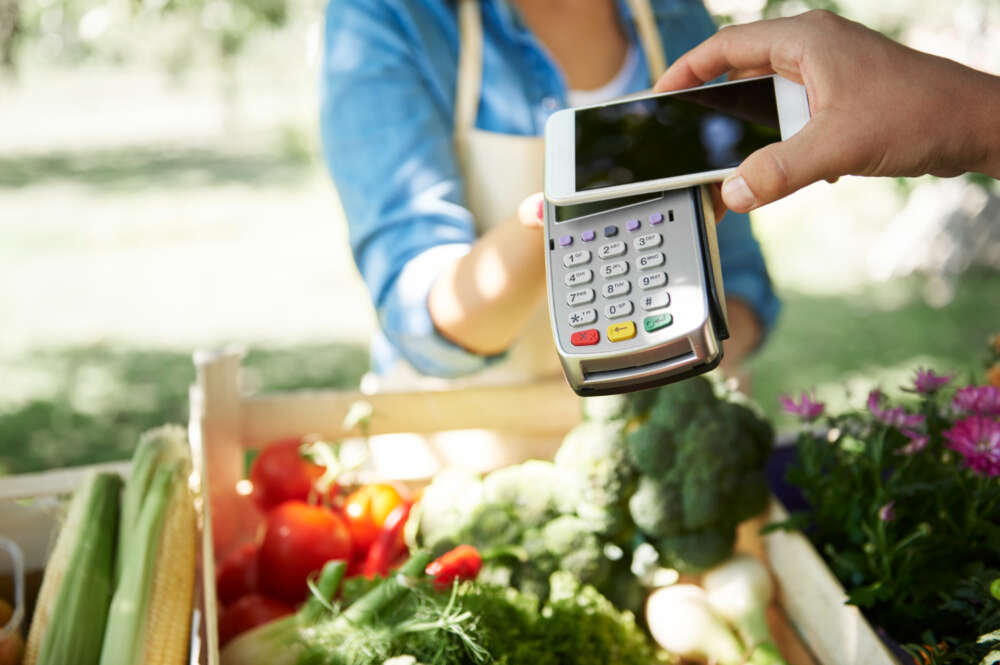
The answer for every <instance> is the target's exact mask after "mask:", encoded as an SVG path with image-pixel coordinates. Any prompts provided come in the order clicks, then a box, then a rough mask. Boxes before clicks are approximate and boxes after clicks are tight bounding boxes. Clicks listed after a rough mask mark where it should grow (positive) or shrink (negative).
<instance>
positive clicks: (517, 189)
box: [362, 0, 665, 479]
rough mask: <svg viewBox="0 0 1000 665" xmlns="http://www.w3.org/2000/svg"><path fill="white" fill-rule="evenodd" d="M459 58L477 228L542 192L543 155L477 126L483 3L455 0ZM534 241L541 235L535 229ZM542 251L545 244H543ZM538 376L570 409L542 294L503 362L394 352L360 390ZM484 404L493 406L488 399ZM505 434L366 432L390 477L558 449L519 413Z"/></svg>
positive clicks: (463, 139)
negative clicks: (415, 358) (433, 373)
mask: <svg viewBox="0 0 1000 665" xmlns="http://www.w3.org/2000/svg"><path fill="white" fill-rule="evenodd" d="M627 2H628V5H629V7H630V9H631V10H632V15H633V17H634V19H635V22H636V28H637V32H638V35H639V41H640V42H641V45H642V48H643V50H644V52H645V55H646V63H647V65H648V67H649V72H650V77H651V79H652V81H653V82H655V80H656V78H657V76H658V75H659V74H660V73H661V72H662V71H663V70H664V69H665V59H664V55H663V48H662V45H661V43H660V35H659V31H658V30H657V27H656V22H655V20H654V17H653V11H652V8H651V7H650V4H649V0H627ZM458 23H459V34H460V42H459V63H458V80H457V89H456V94H455V127H454V140H455V150H456V152H457V154H458V159H459V163H460V166H461V170H462V175H463V177H464V180H465V192H466V201H467V203H468V206H469V209H470V211H471V212H472V216H473V218H474V219H475V223H476V231H477V233H478V234H479V235H482V234H483V233H485V232H486V231H488V230H489V229H491V228H493V227H495V226H497V225H499V224H503V223H505V222H506V221H507V220H508V219H510V217H511V216H512V215H514V214H515V212H516V211H517V209H518V206H519V205H520V203H521V201H523V200H524V198H525V197H527V196H529V195H531V194H533V193H535V192H538V191H541V189H542V180H543V175H542V174H543V169H544V160H545V148H544V139H543V138H542V137H535V136H517V135H511V134H501V133H499V132H488V131H483V130H481V129H477V128H476V115H477V112H478V110H479V99H480V87H481V83H482V54H483V29H482V18H481V13H480V0H460V2H459V7H458ZM539 242H543V240H542V238H541V234H539ZM539 251H544V248H543V247H539ZM527 383H544V384H546V385H548V386H550V387H551V388H552V390H551V392H548V393H546V394H547V395H548V397H547V400H548V403H549V404H552V403H553V401H555V400H560V401H561V400H566V404H565V405H566V407H567V408H568V409H572V410H576V409H577V408H578V407H577V404H578V403H579V398H578V397H577V396H576V395H575V394H573V392H572V390H571V389H570V388H569V385H568V384H567V383H566V381H565V379H564V378H563V377H562V369H561V366H560V364H559V358H558V355H557V354H556V350H555V344H554V342H553V337H552V329H551V327H550V323H549V315H548V307H547V304H546V302H545V299H544V298H543V299H541V300H540V302H539V303H538V310H537V311H536V312H535V315H534V316H533V317H532V318H531V319H530V321H529V322H528V324H527V325H526V326H525V329H524V330H523V331H522V333H521V335H520V336H519V337H518V339H517V340H516V341H515V343H514V344H513V345H512V347H511V348H510V350H509V351H508V353H507V357H506V358H505V359H504V361H503V362H500V363H498V364H497V365H494V366H492V367H489V368H487V369H485V370H484V371H482V372H479V373H477V374H475V375H473V376H470V377H463V378H460V379H439V378H434V377H426V376H421V375H420V374H418V373H417V372H416V370H414V369H413V368H412V367H411V366H410V365H409V364H408V363H407V362H405V361H404V360H402V359H400V360H399V361H397V363H396V365H394V366H393V367H392V368H391V369H390V371H389V372H388V373H387V374H383V375H381V376H378V377H375V376H373V375H369V376H368V377H366V378H365V381H363V382H362V390H363V391H365V392H369V393H371V392H382V393H386V392H401V391H414V392H422V391H425V390H434V389H443V388H448V389H452V390H455V389H462V388H465V387H469V386H484V385H524V384H527ZM484 402H485V403H484V404H483V405H482V408H484V409H489V408H491V407H492V405H491V404H490V403H488V402H489V400H484ZM509 416H510V419H511V424H512V427H511V429H510V431H509V432H502V433H501V432H495V431H483V430H464V431H455V432H442V433H438V434H434V435H431V436H423V435H417V434H387V435H382V436H375V437H371V439H370V441H369V444H370V451H371V454H372V458H373V459H372V462H373V463H374V467H375V468H377V469H379V470H380V472H381V473H383V474H384V475H386V476H387V477H393V478H415V479H417V478H427V477H429V476H431V475H433V474H434V473H437V471H439V470H440V469H441V468H442V467H461V468H465V469H468V470H470V471H476V472H482V471H488V470H490V469H495V468H499V467H502V466H508V465H510V464H516V463H518V462H521V461H523V460H525V459H532V458H536V459H550V458H551V457H552V455H553V454H554V453H555V451H556V449H557V448H558V446H559V443H560V442H559V441H558V440H553V439H552V437H546V438H539V437H530V436H526V435H516V434H513V433H512V432H516V431H518V429H520V428H519V427H518V425H517V418H518V415H517V413H510V414H509Z"/></svg>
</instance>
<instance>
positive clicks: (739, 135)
mask: <svg viewBox="0 0 1000 665" xmlns="http://www.w3.org/2000/svg"><path fill="white" fill-rule="evenodd" d="M808 119H809V101H808V99H807V98H806V94H805V88H804V87H803V86H801V85H799V84H797V83H793V82H792V81H789V80H787V79H785V78H782V77H781V76H777V75H771V76H763V77H757V78H751V79H742V80H739V81H731V82H727V83H717V84H711V85H704V86H701V87H698V88H693V89H690V90H682V91H678V92H672V93H666V94H653V95H643V96H641V97H634V98H630V99H625V100H621V101H617V102H611V103H607V104H600V105H596V106H589V107H582V108H576V109H566V110H563V111H558V112H556V113H554V114H553V115H552V116H551V117H550V118H549V120H548V123H547V125H546V128H545V152H546V154H545V196H546V198H547V199H548V200H549V201H551V202H552V203H554V204H556V205H571V204H578V203H586V202H592V201H604V200H608V199H614V198H618V197H623V196H634V195H638V194H642V193H648V192H652V191H664V190H669V189H676V188H681V187H690V186H694V185H700V184H705V183H710V182H717V181H720V180H723V179H724V178H725V177H726V176H727V175H729V174H731V173H732V172H733V171H734V170H735V168H736V167H737V166H738V165H739V164H740V162H742V161H743V160H744V159H745V158H746V157H747V156H748V155H749V154H751V153H752V152H754V151H755V150H757V149H759V148H761V147H764V146H766V145H769V144H771V143H777V142H779V141H782V140H783V139H787V138H789V137H790V136H792V135H794V134H795V133H796V132H797V131H799V129H801V128H802V126H803V125H805V123H806V121H807V120H808Z"/></svg>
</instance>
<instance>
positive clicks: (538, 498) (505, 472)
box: [483, 460, 573, 528]
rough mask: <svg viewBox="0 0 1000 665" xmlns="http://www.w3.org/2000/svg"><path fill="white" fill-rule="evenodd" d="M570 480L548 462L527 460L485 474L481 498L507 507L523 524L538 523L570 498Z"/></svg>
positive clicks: (551, 516) (556, 513) (546, 519)
mask: <svg viewBox="0 0 1000 665" xmlns="http://www.w3.org/2000/svg"><path fill="white" fill-rule="evenodd" d="M572 482H573V480H572V479H570V478H567V477H566V474H565V473H564V472H562V471H560V470H559V469H557V468H556V467H555V465H554V464H552V463H551V462H543V461H540V460H529V461H527V462H524V463H523V464H517V465H515V466H509V467H506V468H503V469H497V470H496V471H493V472H491V473H489V474H487V476H486V477H485V478H484V479H483V501H484V502H486V503H488V504H501V505H505V506H509V507H510V509H511V510H512V511H513V513H514V515H515V516H516V517H517V519H518V520H520V522H521V523H522V524H523V525H524V526H525V527H529V528H530V527H535V526H541V525H542V524H545V523H546V522H547V521H549V520H550V519H552V518H553V517H555V516H556V515H558V514H559V513H560V512H563V511H562V509H563V508H564V505H563V504H566V503H569V502H570V501H571V499H570V498H568V497H569V496H570V495H571V494H572V492H573V489H571V488H569V487H568V486H569V485H570V484H571V483H572Z"/></svg>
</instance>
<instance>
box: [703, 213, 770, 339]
mask: <svg viewBox="0 0 1000 665" xmlns="http://www.w3.org/2000/svg"><path fill="white" fill-rule="evenodd" d="M716 230H717V232H718V234H719V259H720V261H721V262H722V279H723V282H724V284H725V289H726V296H727V297H730V298H733V297H735V298H739V299H740V300H742V301H744V302H745V303H747V304H748V305H749V306H750V308H751V309H753V311H754V312H755V313H756V314H757V318H759V319H760V323H761V327H762V328H763V333H764V335H765V336H766V335H767V333H769V332H770V331H771V329H772V328H773V327H774V323H775V321H777V319H778V314H779V313H780V311H781V301H780V300H778V296H777V295H775V293H774V287H773V285H772V284H771V276H770V275H769V274H768V272H767V265H766V264H765V263H764V255H763V254H762V253H761V250H760V243H758V242H757V239H756V238H755V237H754V235H753V231H752V230H751V228H750V216H749V215H747V214H738V213H734V212H727V213H726V216H725V217H723V218H722V221H721V222H720V223H719V225H718V226H717V227H716Z"/></svg>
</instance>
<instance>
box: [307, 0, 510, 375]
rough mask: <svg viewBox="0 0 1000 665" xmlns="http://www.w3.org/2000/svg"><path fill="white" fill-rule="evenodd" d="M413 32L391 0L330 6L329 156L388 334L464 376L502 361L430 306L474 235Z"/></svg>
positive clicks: (440, 106) (445, 106)
mask: <svg viewBox="0 0 1000 665" xmlns="http://www.w3.org/2000/svg"><path fill="white" fill-rule="evenodd" d="M415 29H416V28H415V27H414V26H413V25H409V24H406V23H405V22H404V21H403V20H402V19H401V18H400V17H399V16H398V15H396V14H395V13H394V11H393V10H392V9H391V8H390V7H389V3H386V2H377V1H372V0H332V1H331V2H330V3H329V4H328V6H327V13H326V40H325V46H324V52H323V53H324V58H323V67H322V70H321V111H320V113H321V117H320V123H321V133H322V139H323V154H324V158H325V160H326V162H327V165H328V167H329V169H330V172H331V174H332V176H333V180H334V184H335V186H336V188H337V192H338V195H339V197H340V201H341V204H342V206H343V209H344V213H345V214H346V216H347V222H348V229H349V236H350V243H351V250H352V252H353V255H354V260H355V262H356V264H357V267H358V270H359V271H360V273H361V276H362V278H363V279H364V281H365V284H366V285H367V287H368V291H369V293H370V295H371V298H372V302H373V303H374V305H375V310H376V313H377V316H378V321H379V324H380V326H381V328H382V331H383V333H384V334H385V336H386V338H387V339H388V340H389V342H390V343H391V344H392V346H393V347H394V348H395V349H396V350H397V351H398V352H399V353H400V355H402V356H403V357H404V358H405V359H406V360H407V361H409V362H410V364H412V365H413V366H414V367H415V368H416V369H417V370H418V371H419V372H422V373H425V374H431V375H437V376H458V375H462V374H469V373H473V372H475V371H478V370H479V369H482V368H483V367H485V366H487V365H488V364H490V363H491V362H493V361H494V360H495V358H487V357H483V356H478V355H476V354H474V353H470V352H468V351H466V350H464V349H462V348H460V347H459V346H457V345H455V344H453V343H451V342H450V341H448V340H446V339H445V338H443V337H442V336H441V335H440V334H439V333H438V331H437V330H436V328H435V327H434V324H433V322H432V321H431V318H430V313H429V312H428V310H427V295H428V293H429V291H430V288H431V285H432V284H433V283H434V280H435V279H436V277H437V276H438V274H439V273H440V271H441V270H442V268H443V267H445V266H446V265H447V261H449V260H455V259H457V257H458V256H461V255H462V254H464V253H465V252H467V251H468V249H469V246H470V245H471V244H472V243H473V242H474V241H475V239H476V238H475V230H474V225H473V219H472V215H471V213H470V212H469V210H468V209H467V208H466V207H465V194H464V184H463V181H462V177H461V173H460V170H459V167H458V163H457V159H456V157H455V154H454V150H453V147H452V127H451V125H452V113H451V102H450V101H448V100H446V99H444V93H443V92H442V91H441V90H436V89H434V88H433V86H432V83H431V81H430V80H429V79H428V76H427V73H426V72H423V71H421V70H420V68H419V64H418V62H419V61H420V59H419V58H417V57H415V53H414V49H415V46H414V44H415V43H416V40H415V38H414V35H413V31H414V30H415ZM424 60H426V58H425V59H424Z"/></svg>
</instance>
